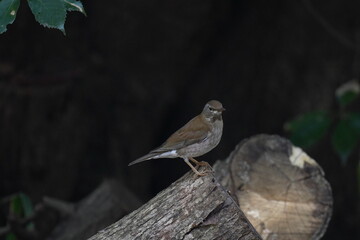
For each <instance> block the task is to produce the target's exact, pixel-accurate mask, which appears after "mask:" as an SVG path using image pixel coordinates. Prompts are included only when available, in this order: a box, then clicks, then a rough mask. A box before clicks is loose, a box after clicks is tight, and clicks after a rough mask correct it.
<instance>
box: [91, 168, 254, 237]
mask: <svg viewBox="0 0 360 240" xmlns="http://www.w3.org/2000/svg"><path fill="white" fill-rule="evenodd" d="M90 239H91V240H100V239H107V240H111V239H124V240H125V239H131V240H134V239H147V240H148V239H156V240H159V239H204V240H205V239H206V240H211V239H261V237H260V236H259V235H258V233H257V232H256V231H255V229H254V228H253V227H252V225H251V224H250V223H249V222H248V220H247V219H246V217H245V216H244V214H243V213H242V211H241V210H240V209H239V207H238V205H237V203H236V202H235V201H234V200H233V198H232V197H230V195H229V194H228V192H227V190H226V189H224V188H223V187H222V186H221V185H220V184H219V183H218V182H217V181H216V179H215V177H214V175H213V174H208V175H207V176H204V177H196V176H195V175H194V173H193V172H189V173H187V174H186V175H185V176H183V177H182V178H180V179H179V180H178V181H176V182H174V183H173V184H172V185H171V186H169V187H168V188H166V189H165V190H163V191H162V192H160V193H159V194H158V195H157V196H156V197H154V198H153V199H152V200H150V201H149V202H148V203H146V204H145V205H143V206H142V207H141V208H139V209H137V210H136V211H134V212H132V213H131V214H129V215H128V216H126V217H124V218H123V219H121V220H120V221H118V222H116V223H114V224H112V225H111V226H109V227H107V228H106V229H104V230H103V231H101V232H99V233H98V234H96V235H94V236H93V237H91V238H90Z"/></svg>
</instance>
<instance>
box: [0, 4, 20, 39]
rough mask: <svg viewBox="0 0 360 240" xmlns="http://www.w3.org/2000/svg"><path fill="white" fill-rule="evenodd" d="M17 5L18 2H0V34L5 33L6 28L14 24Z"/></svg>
mask: <svg viewBox="0 0 360 240" xmlns="http://www.w3.org/2000/svg"><path fill="white" fill-rule="evenodd" d="M19 5H20V0H0V13H1V16H0V34H1V33H4V32H6V30H7V29H6V26H7V25H8V24H12V23H13V22H14V20H15V18H16V13H17V10H18V8H19Z"/></svg>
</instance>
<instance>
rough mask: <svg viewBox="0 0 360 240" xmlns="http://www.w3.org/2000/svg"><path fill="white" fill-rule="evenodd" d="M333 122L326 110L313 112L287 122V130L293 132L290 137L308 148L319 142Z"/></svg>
mask: <svg viewBox="0 0 360 240" xmlns="http://www.w3.org/2000/svg"><path fill="white" fill-rule="evenodd" d="M330 124H331V118H330V117H329V116H328V114H327V113H325V112H320V111H319V112H311V113H306V114H304V115H300V116H299V117H297V118H296V119H294V120H292V121H290V122H287V123H286V124H285V127H284V128H285V130H287V131H289V132H290V133H291V136H290V139H291V141H292V142H293V143H294V145H297V146H299V147H301V148H308V147H310V146H312V145H314V144H315V143H316V142H318V141H319V140H320V139H321V138H322V137H323V136H324V135H325V133H326V131H327V129H328V128H329V126H330Z"/></svg>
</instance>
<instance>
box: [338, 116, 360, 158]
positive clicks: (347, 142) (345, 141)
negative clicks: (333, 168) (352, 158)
mask: <svg viewBox="0 0 360 240" xmlns="http://www.w3.org/2000/svg"><path fill="white" fill-rule="evenodd" d="M352 121H353V120H352V119H351V116H350V117H347V118H344V119H342V120H340V122H339V123H338V125H337V126H336V128H335V130H334V132H333V134H332V138H331V140H332V144H333V146H334V148H335V151H336V153H337V154H338V155H339V156H340V159H341V162H342V163H343V164H344V165H345V164H346V162H347V159H348V157H349V155H350V154H351V152H352V151H353V150H354V148H355V147H356V145H357V143H358V141H359V136H360V134H359V129H356V128H355V127H354V125H353V122H352Z"/></svg>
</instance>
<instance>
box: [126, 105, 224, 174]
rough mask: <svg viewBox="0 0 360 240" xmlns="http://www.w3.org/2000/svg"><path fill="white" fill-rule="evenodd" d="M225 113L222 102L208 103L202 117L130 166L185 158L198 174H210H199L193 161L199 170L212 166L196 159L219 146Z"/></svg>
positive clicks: (195, 118)
mask: <svg viewBox="0 0 360 240" xmlns="http://www.w3.org/2000/svg"><path fill="white" fill-rule="evenodd" d="M223 111H225V108H224V107H223V105H222V104H221V103H220V102H219V101H217V100H211V101H209V102H207V103H206V104H205V106H204V108H203V110H202V112H201V113H200V114H199V115H197V116H196V117H194V118H193V119H191V120H190V121H189V122H188V123H186V124H185V125H184V126H183V127H181V128H180V129H179V130H177V131H176V132H175V133H173V134H172V135H171V136H170V137H169V138H168V139H167V140H166V141H165V142H164V143H163V144H162V145H161V146H160V147H158V148H155V149H154V150H152V151H150V152H149V153H148V154H146V155H145V156H142V157H140V158H138V159H136V160H135V161H132V162H130V163H129V165H128V166H131V165H134V164H136V163H140V162H144V161H147V160H151V159H157V158H182V159H184V161H185V163H186V164H187V165H189V167H190V168H191V169H192V170H193V172H194V173H195V174H196V175H198V176H204V175H206V174H207V173H208V172H207V171H204V172H199V171H198V170H197V169H196V168H195V167H194V166H193V165H192V164H191V163H190V162H189V160H190V161H192V162H193V163H194V164H195V165H196V167H198V166H205V165H208V166H209V164H208V163H207V162H204V161H201V162H199V161H197V160H196V159H194V157H199V156H202V155H204V154H205V153H208V152H209V151H211V150H212V149H213V148H215V147H216V146H217V145H218V144H219V142H220V139H221V136H222V132H223V120H222V112H223Z"/></svg>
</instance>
